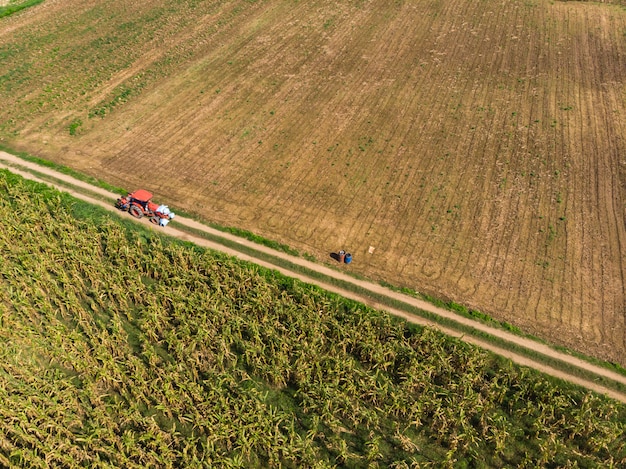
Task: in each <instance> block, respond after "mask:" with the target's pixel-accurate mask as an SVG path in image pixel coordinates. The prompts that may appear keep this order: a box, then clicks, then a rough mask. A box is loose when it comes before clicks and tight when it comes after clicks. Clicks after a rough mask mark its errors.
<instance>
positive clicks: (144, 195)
mask: <svg viewBox="0 0 626 469" xmlns="http://www.w3.org/2000/svg"><path fill="white" fill-rule="evenodd" d="M115 206H116V207H117V208H118V209H120V210H123V211H125V212H128V213H130V214H131V215H132V216H133V217H135V218H143V217H150V222H151V223H154V224H155V225H159V226H166V225H167V224H168V223H169V222H170V220H172V219H173V218H174V217H175V214H174V213H173V212H171V211H170V209H169V207H168V206H167V205H157V204H155V203H154V202H152V193H151V192H148V191H147V190H145V189H139V190H136V191H135V192H129V193H128V194H127V195H126V196H124V197H120V198H119V199H117V202H115Z"/></svg>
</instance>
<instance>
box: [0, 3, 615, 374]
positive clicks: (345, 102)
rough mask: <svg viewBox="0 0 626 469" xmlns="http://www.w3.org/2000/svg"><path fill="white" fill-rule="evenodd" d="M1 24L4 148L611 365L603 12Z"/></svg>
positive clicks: (312, 6) (514, 9)
mask: <svg viewBox="0 0 626 469" xmlns="http://www.w3.org/2000/svg"><path fill="white" fill-rule="evenodd" d="M0 21H1V22H2V24H1V27H0V101H1V102H2V103H3V105H2V109H0V137H1V138H2V139H3V141H4V142H5V143H8V144H9V145H11V146H12V147H13V148H19V149H23V150H28V151H29V152H31V153H33V154H36V155H38V156H41V157H44V158H47V159H50V160H53V161H56V162H59V163H64V164H67V165H69V166H72V167H73V168H75V169H78V170H82V171H84V172H86V173H89V174H92V175H96V176H98V177H101V178H102V179H105V180H107V181H108V182H110V183H113V184H116V185H119V186H124V187H127V188H134V187H138V186H146V187H148V188H150V189H152V190H153V191H154V192H155V193H156V194H158V196H159V198H161V199H167V200H168V201H170V202H171V205H175V206H177V207H180V208H183V209H185V210H187V211H189V212H195V213H197V214H199V215H200V216H202V217H204V218H206V219H209V220H212V221H216V222H219V223H221V224H224V225H236V226H239V227H241V228H244V229H248V230H251V231H254V232H255V233H258V234H260V235H263V236H265V237H267V238H272V239H276V240H278V241H280V242H284V243H287V244H289V245H292V246H294V247H295V248H297V249H299V250H300V251H306V252H309V253H311V254H313V255H315V256H317V257H318V258H319V259H320V260H322V261H327V260H329V257H328V253H329V252H331V251H335V250H337V249H340V248H346V249H348V250H349V251H351V252H352V253H353V255H354V259H355V261H354V262H353V264H352V265H351V269H354V270H355V271H357V272H359V273H361V274H365V275H367V276H369V277H372V278H375V279H384V280H386V281H389V282H391V283H394V284H396V285H401V286H408V287H410V288H414V289H416V290H418V291H425V292H428V293H430V294H434V295H436V296H440V297H446V298H450V299H452V300H454V301H457V302H459V303H464V304H467V305H469V306H470V307H473V308H477V309H480V310H482V311H484V312H486V313H489V314H491V315H492V316H494V317H496V318H498V319H502V320H506V321H509V322H511V323H514V324H516V325H517V326H520V327H522V328H524V329H526V330H528V331H531V332H533V333H536V334H538V335H541V336H542V337H546V338H549V339H551V340H553V341H555V342H557V343H560V344H564V345H568V346H570V347H573V348H576V349H578V350H581V351H583V352H586V353H589V354H593V355H596V356H598V357H601V358H605V359H610V360H614V361H619V362H621V364H622V365H624V364H626V362H624V357H625V356H626V340H625V332H626V325H625V315H626V305H625V292H624V288H625V287H624V285H625V280H624V274H625V271H626V264H625V257H624V252H626V251H625V249H624V245H626V237H625V235H626V232H625V230H626V227H625V205H624V200H625V197H624V195H625V194H624V191H625V189H626V187H625V183H626V157H625V156H624V155H626V151H625V150H626V148H625V146H626V140H625V137H626V127H625V124H624V122H626V120H625V119H624V117H625V113H626V102H625V94H624V89H625V86H624V85H625V83H624V80H625V77H624V73H625V72H624V71H625V70H626V36H625V33H626V10H625V9H624V8H623V7H622V6H619V5H615V4H614V5H610V4H601V3H589V2H554V1H543V0H535V1H533V0H528V1H515V0H507V1H495V0H484V1H480V2H477V1H470V0H460V1H454V2H453V1H436V0H431V1H401V0H397V1H393V2H391V1H388V0H369V1H368V0H351V1H348V0H345V1H330V0H310V1H304V0H302V1H297V0H290V1H287V0H276V1H269V0H267V1H263V0H258V1H244V0H230V1H226V0H222V1H207V2H201V1H191V0H189V1H183V2H181V1H145V2H132V3H130V2H114V1H103V0H87V1H84V2H80V3H79V4H76V3H75V2H68V1H66V0H57V1H46V2H44V3H42V4H41V5H38V6H35V7H32V8H29V9H28V10H24V11H22V12H20V13H19V14H15V15H12V16H10V17H6V18H3V19H2V20H0ZM369 246H374V247H375V251H374V254H368V253H367V251H368V248H369Z"/></svg>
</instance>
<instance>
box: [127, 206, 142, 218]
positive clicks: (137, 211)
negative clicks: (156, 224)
mask: <svg viewBox="0 0 626 469" xmlns="http://www.w3.org/2000/svg"><path fill="white" fill-rule="evenodd" d="M128 213H130V214H131V215H132V216H133V217H135V218H141V217H143V212H142V211H141V209H140V208H139V207H137V206H136V205H131V206H130V208H129V209H128Z"/></svg>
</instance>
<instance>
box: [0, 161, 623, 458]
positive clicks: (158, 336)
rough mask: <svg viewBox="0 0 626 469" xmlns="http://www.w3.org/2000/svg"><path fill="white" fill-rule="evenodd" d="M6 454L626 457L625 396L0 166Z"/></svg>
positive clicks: (0, 433) (1, 453)
mask: <svg viewBox="0 0 626 469" xmlns="http://www.w3.org/2000/svg"><path fill="white" fill-rule="evenodd" d="M0 207H1V208H2V213H3V217H2V218H1V219H0V252H1V253H2V257H1V259H0V261H1V262H0V354H1V357H0V358H1V359H0V466H6V467H33V468H36V467H40V468H45V467H94V468H105V467H124V468H133V467H137V468H138V467H142V468H144V467H155V468H156V467H158V468H168V467H172V468H174V467H185V468H195V467H207V468H209V467H220V468H222V467H246V468H248V467H293V468H296V467H318V468H326V467H393V468H405V467H512V466H516V467H529V468H530V467H533V468H534V467H624V464H626V437H625V436H624V434H625V431H626V424H625V423H624V422H626V408H625V407H624V406H623V405H621V404H618V403H616V402H614V401H611V400H609V399H606V398H603V397H601V396H597V395H595V394H592V393H589V392H586V391H583V390H581V389H578V388H574V387H571V386H567V385H565V384H562V383H559V382H556V381H553V380H550V379H549V378H547V377H545V376H543V375H540V374H538V373H536V372H534V371H531V370H528V369H524V368H520V367H516V366H513V365H512V364H511V363H510V362H507V361H505V360H501V359H498V358H497V357H495V356H493V355H491V354H489V353H487V352H484V351H481V350H480V349H477V348H475V347H472V346H470V345H467V344H465V343H462V342H459V341H458V340H455V339H450V338H447V337H445V336H443V335H441V334H440V333H438V332H436V331H434V330H432V329H429V328H420V327H414V326H409V325H408V324H406V323H405V322H402V321H399V320H396V319H392V318H391V317H390V316H388V315H387V314H385V313H383V312H379V311H375V310H372V309H369V308H367V307H365V306H363V305H360V304H357V303H354V302H351V301H347V300H345V299H342V298H339V297H337V296H334V295H331V294H328V293H326V292H324V291H321V290H320V289H317V288H314V287H311V286H308V285H305V284H302V283H300V282H298V281H296V280H292V279H289V278H286V277H283V276H281V275H279V274H278V273H276V272H272V271H267V270H264V269H261V268H259V267H257V266H254V265H252V264H247V263H244V262H240V261H237V260H234V259H232V258H228V257H226V256H224V255H221V254H218V253H215V252H212V251H207V250H202V249H199V248H197V247H194V246H192V245H190V244H185V243H181V242H177V241H173V240H170V239H168V238H166V237H162V236H160V235H157V234H155V233H153V232H151V231H139V229H138V228H136V227H133V228H130V227H128V226H126V225H124V224H122V222H120V221H119V219H118V218H116V217H114V216H112V215H108V214H105V213H103V212H100V211H98V210H97V209H94V208H89V207H86V206H84V205H83V203H82V202H79V201H77V200H75V199H72V198H71V197H69V196H67V195H63V194H61V193H59V192H55V191H53V190H51V189H48V188H46V187H45V186H42V185H38V184H35V183H31V182H28V181H25V180H23V179H21V178H19V177H17V176H14V175H12V174H10V173H8V172H0Z"/></svg>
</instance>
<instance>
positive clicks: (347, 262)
mask: <svg viewBox="0 0 626 469" xmlns="http://www.w3.org/2000/svg"><path fill="white" fill-rule="evenodd" d="M344 262H345V263H346V264H349V263H350V262H352V254H350V253H347V254H346V257H345V259H344Z"/></svg>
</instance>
